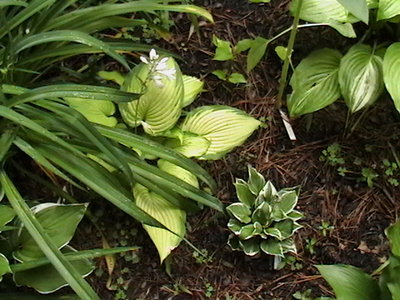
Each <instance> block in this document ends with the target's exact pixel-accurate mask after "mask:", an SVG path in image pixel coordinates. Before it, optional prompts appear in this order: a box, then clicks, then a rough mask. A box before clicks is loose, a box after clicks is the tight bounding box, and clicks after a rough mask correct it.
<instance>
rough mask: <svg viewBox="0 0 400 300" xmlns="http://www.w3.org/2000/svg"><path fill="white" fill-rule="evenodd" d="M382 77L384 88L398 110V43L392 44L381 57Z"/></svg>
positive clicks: (399, 50) (399, 98) (399, 60)
mask: <svg viewBox="0 0 400 300" xmlns="http://www.w3.org/2000/svg"><path fill="white" fill-rule="evenodd" d="M383 79H384V81H385V86H386V89H387V90H388V92H389V94H390V96H391V97H392V99H393V102H394V105H395V106H396V109H397V111H399V112H400V85H399V82H400V43H394V44H392V45H391V46H390V47H389V48H388V49H387V50H386V53H385V56H384V58H383Z"/></svg>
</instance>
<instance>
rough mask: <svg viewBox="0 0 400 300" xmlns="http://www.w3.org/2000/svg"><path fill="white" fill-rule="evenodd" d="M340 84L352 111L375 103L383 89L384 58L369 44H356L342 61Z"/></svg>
mask: <svg viewBox="0 0 400 300" xmlns="http://www.w3.org/2000/svg"><path fill="white" fill-rule="evenodd" d="M339 85H340V90H341V92H342V95H343V98H344V100H345V102H346V104H347V106H348V107H349V109H350V111H351V112H352V113H354V112H356V111H358V110H360V109H362V108H365V107H367V106H369V105H371V104H373V103H374V102H375V101H376V100H377V99H378V98H379V96H380V95H381V93H382V91H383V70H382V58H381V57H380V56H378V55H376V54H375V53H374V52H373V51H372V48H371V47H370V46H368V45H354V46H353V47H351V48H350V50H349V51H348V52H347V53H346V55H345V56H343V58H342V60H341V62H340V68H339Z"/></svg>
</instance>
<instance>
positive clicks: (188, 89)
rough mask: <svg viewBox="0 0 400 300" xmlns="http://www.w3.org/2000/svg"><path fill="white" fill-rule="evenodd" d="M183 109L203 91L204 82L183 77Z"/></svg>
mask: <svg viewBox="0 0 400 300" xmlns="http://www.w3.org/2000/svg"><path fill="white" fill-rule="evenodd" d="M182 79H183V87H184V93H183V107H186V106H188V105H190V104H192V102H193V101H194V100H195V99H196V97H197V96H198V95H199V94H200V93H201V92H202V91H203V86H204V82H203V81H201V80H200V79H198V78H196V77H192V76H187V75H183V76H182Z"/></svg>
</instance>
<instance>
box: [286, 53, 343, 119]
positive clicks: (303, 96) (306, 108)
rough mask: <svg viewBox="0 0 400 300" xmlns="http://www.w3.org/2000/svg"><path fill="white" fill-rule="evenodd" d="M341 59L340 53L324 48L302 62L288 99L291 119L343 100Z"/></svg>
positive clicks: (295, 73) (293, 79)
mask: <svg viewBox="0 0 400 300" xmlns="http://www.w3.org/2000/svg"><path fill="white" fill-rule="evenodd" d="M341 57H342V55H341V54H340V52H339V51H337V50H333V49H328V48H325V49H320V50H316V51H314V52H312V53H311V54H310V55H309V56H308V57H306V58H305V59H303V60H302V61H301V62H300V64H299V65H298V66H297V67H296V69H295V71H294V74H293V76H292V78H291V80H290V85H291V86H292V89H293V92H292V94H291V95H290V97H289V98H288V100H287V105H288V109H289V113H290V115H291V116H292V117H293V116H300V115H304V114H307V113H312V112H315V111H317V110H320V109H322V108H324V107H326V106H328V105H330V104H332V103H333V102H335V101H336V100H337V99H338V98H339V97H340V88H339V82H338V72H339V63H340V58H341Z"/></svg>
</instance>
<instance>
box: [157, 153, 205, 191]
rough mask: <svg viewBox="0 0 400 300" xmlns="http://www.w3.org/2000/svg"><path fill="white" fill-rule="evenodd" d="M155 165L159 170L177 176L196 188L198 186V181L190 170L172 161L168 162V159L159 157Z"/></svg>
mask: <svg viewBox="0 0 400 300" xmlns="http://www.w3.org/2000/svg"><path fill="white" fill-rule="evenodd" d="M157 165H158V167H159V168H160V170H162V171H164V172H166V173H169V174H171V175H174V176H175V177H178V178H179V179H181V180H183V181H185V182H187V183H189V184H191V185H193V186H194V187H196V188H198V187H199V181H198V180H197V177H196V176H195V175H194V174H193V173H192V172H189V171H188V170H186V169H184V168H181V167H179V166H177V165H175V164H173V163H170V162H169V161H167V160H164V159H159V160H158V162H157Z"/></svg>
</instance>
